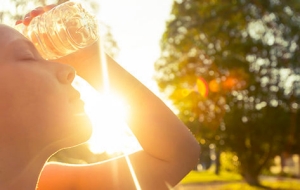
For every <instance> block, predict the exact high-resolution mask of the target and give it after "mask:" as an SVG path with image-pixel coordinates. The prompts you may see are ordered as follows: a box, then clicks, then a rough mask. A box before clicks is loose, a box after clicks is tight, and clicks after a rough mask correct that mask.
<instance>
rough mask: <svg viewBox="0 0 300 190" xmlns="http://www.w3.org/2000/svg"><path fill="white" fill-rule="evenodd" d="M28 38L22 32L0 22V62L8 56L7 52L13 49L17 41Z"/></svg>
mask: <svg viewBox="0 0 300 190" xmlns="http://www.w3.org/2000/svg"><path fill="white" fill-rule="evenodd" d="M22 40H23V41H24V40H27V39H26V38H25V37H24V36H23V35H22V34H21V33H19V32H18V31H17V30H15V29H14V28H12V27H9V26H7V25H3V24H0V63H1V61H2V60H3V59H4V58H6V57H7V54H8V53H10V52H11V51H13V48H14V46H15V44H16V43H14V42H20V41H22Z"/></svg>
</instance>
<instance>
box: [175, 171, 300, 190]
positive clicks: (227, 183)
mask: <svg viewBox="0 0 300 190" xmlns="http://www.w3.org/2000/svg"><path fill="white" fill-rule="evenodd" d="M213 182H217V183H220V182H224V184H223V185H222V186H221V187H218V188H214V190H264V189H263V188H258V187H253V186H250V185H248V184H247V183H245V182H244V181H243V179H242V177H241V176H240V175H239V174H236V173H230V172H226V171H222V172H220V175H215V174H214V172H213V171H212V170H208V171H201V172H198V171H191V172H190V173H189V174H188V175H187V176H186V177H185V178H184V179H183V180H182V181H181V184H196V183H213ZM261 183H262V185H264V186H267V187H269V189H277V190H300V180H295V179H289V178H284V179H280V178H272V180H270V179H265V178H263V179H262V180H261Z"/></svg>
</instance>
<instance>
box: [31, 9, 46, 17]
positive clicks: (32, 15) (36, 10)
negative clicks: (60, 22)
mask: <svg viewBox="0 0 300 190" xmlns="http://www.w3.org/2000/svg"><path fill="white" fill-rule="evenodd" d="M44 12H45V11H44V8H43V7H37V8H35V9H34V10H32V11H31V12H30V16H31V17H36V16H38V15H40V14H43V13H44Z"/></svg>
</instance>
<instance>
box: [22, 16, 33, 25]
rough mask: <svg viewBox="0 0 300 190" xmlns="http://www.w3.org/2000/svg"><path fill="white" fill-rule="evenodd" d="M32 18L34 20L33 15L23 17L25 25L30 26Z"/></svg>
mask: <svg viewBox="0 0 300 190" xmlns="http://www.w3.org/2000/svg"><path fill="white" fill-rule="evenodd" d="M31 20H32V17H30V16H27V17H25V18H24V19H23V24H24V25H25V26H28V25H29V23H30V21H31Z"/></svg>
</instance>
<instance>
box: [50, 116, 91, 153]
mask: <svg viewBox="0 0 300 190" xmlns="http://www.w3.org/2000/svg"><path fill="white" fill-rule="evenodd" d="M68 128H69V129H68V130H69V134H65V135H64V137H61V139H60V140H58V141H57V143H55V144H57V148H58V149H64V148H69V147H73V146H77V145H80V144H82V143H85V142H86V141H88V140H89V139H90V137H91V135H92V124H91V121H90V119H89V117H88V116H87V115H86V114H82V115H78V116H76V119H74V120H73V121H72V122H71V124H70V125H69V127H68Z"/></svg>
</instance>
